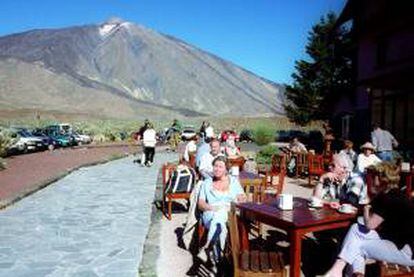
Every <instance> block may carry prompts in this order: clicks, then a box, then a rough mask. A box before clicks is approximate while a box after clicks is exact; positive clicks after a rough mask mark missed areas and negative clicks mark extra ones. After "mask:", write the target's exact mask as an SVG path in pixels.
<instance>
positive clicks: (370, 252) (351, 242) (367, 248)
mask: <svg viewBox="0 0 414 277" xmlns="http://www.w3.org/2000/svg"><path fill="white" fill-rule="evenodd" d="M339 258H341V259H342V260H344V261H345V262H347V263H348V264H350V265H351V266H352V271H353V272H354V273H355V272H358V273H365V260H366V259H374V260H377V261H385V262H389V263H396V264H400V265H406V266H414V260H413V258H412V249H411V248H410V246H409V245H408V244H407V245H405V246H404V247H403V248H402V249H398V248H397V246H396V245H395V244H394V243H393V242H391V241H389V240H384V239H381V238H380V236H379V235H378V233H377V232H376V231H375V230H368V229H367V228H366V227H365V226H361V225H359V224H353V225H352V226H351V228H350V229H349V231H348V234H347V235H346V237H345V240H344V242H343V244H342V249H341V252H340V254H339Z"/></svg>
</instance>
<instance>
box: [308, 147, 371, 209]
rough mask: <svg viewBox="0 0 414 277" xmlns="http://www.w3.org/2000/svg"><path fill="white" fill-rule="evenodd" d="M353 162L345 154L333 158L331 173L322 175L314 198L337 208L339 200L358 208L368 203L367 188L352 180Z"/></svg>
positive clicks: (314, 192)
mask: <svg viewBox="0 0 414 277" xmlns="http://www.w3.org/2000/svg"><path fill="white" fill-rule="evenodd" d="M352 165H353V164H352V161H351V160H350V159H349V158H348V156H347V155H345V154H336V155H334V156H333V157H332V164H331V165H330V167H329V172H328V173H325V174H324V175H322V176H321V177H320V179H319V182H318V184H317V185H316V187H315V189H314V191H313V196H314V197H316V198H318V199H321V200H323V201H327V202H328V201H329V202H331V203H332V205H333V208H337V207H336V206H337V205H339V203H338V202H332V200H339V201H341V202H345V203H350V204H352V205H354V206H357V205H358V204H360V203H366V202H367V193H366V186H365V185H364V184H363V183H362V184H361V183H360V182H354V179H353V178H352V174H351V170H352Z"/></svg>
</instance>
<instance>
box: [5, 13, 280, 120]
mask: <svg viewBox="0 0 414 277" xmlns="http://www.w3.org/2000/svg"><path fill="white" fill-rule="evenodd" d="M0 57H2V58H0V61H1V62H0V71H3V72H4V73H6V74H8V76H9V78H13V76H14V78H16V76H19V78H23V79H22V80H20V81H19V82H20V83H27V84H28V85H30V87H31V88H34V90H33V92H32V94H36V93H39V95H41V98H47V97H48V94H51V95H52V96H51V97H49V104H50V105H52V106H58V107H62V108H68V107H67V105H66V106H65V102H64V99H66V98H68V99H71V101H74V102H76V101H81V102H83V103H85V105H84V106H82V109H85V110H87V111H88V110H93V113H95V111H96V110H99V109H102V108H104V110H105V113H110V114H111V115H116V114H117V113H116V112H114V110H117V109H122V107H124V106H125V107H126V108H125V109H124V110H123V111H122V113H124V114H125V115H124V116H131V117H134V116H137V114H138V115H139V114H140V115H143V112H144V111H145V109H146V108H147V107H151V105H154V106H153V107H156V108H157V109H158V110H157V112H159V113H161V114H168V111H171V114H185V115H198V114H210V115H274V114H283V113H284V111H283V108H282V101H283V94H282V90H283V88H282V87H281V86H279V85H277V84H275V83H273V82H270V81H267V80H265V79H263V78H260V77H258V76H256V75H254V74H253V73H251V72H248V71H246V70H244V69H242V68H240V67H238V66H236V65H234V64H232V63H230V62H228V61H225V60H223V59H221V58H219V57H217V56H214V55H212V54H209V53H207V52H205V51H202V50H200V49H198V48H196V47H193V46H191V45H189V44H187V43H185V42H183V41H181V40H178V39H176V38H173V37H170V36H166V35H162V34H160V33H157V32H155V31H152V30H150V29H147V28H145V27H142V26H139V25H135V24H132V23H129V22H123V21H120V20H112V21H109V22H107V23H104V24H102V25H100V26H97V25H89V26H80V27H71V28H65V29H57V30H34V31H29V32H26V33H21V34H14V35H9V36H5V37H1V38H0ZM10 62H12V63H16V65H17V64H18V65H19V66H18V67H17V66H16V67H13V66H10ZM24 67H29V68H30V70H29V69H27V70H29V71H30V72H33V74H32V75H30V74H29V75H20V74H19V72H18V71H16V70H17V68H19V70H20V71H24V70H25V69H24ZM14 71H15V72H14ZM35 71H45V72H48V73H47V74H49V75H48V77H47V78H46V77H45V78H46V79H47V80H51V79H53V82H52V81H49V82H51V83H50V84H49V85H48V86H49V87H48V89H44V88H43V86H45V84H44V82H45V81H46V80H41V78H37V76H36V74H35V73H34V72H35ZM42 74H46V73H42ZM50 74H52V75H53V78H52V76H50ZM42 76H43V75H42ZM0 78H1V77H0ZM10 82H11V81H9V85H8V87H7V88H5V87H4V86H0V99H2V101H6V102H7V101H10V102H13V103H14V105H17V106H19V105H22V106H25V105H26V106H27V105H31V102H30V101H29V100H28V99H26V98H24V97H23V98H20V96H21V94H22V93H23V91H22V89H23V88H22V86H21V85H20V86H19V85H16V84H17V83H19V82H17V81H16V82H14V83H13V82H11V83H10ZM55 94H56V95H55ZM70 94H73V95H70ZM19 95H20V96H19ZM91 95H94V96H93V97H90V96H91ZM101 97H102V99H99V101H92V99H93V100H97V99H98V98H101ZM83 98H84V99H83ZM115 98H116V99H117V101H115V102H116V103H117V105H119V106H117V105H114V103H111V102H108V101H109V99H115ZM8 99H9V100H8ZM121 99H122V100H121ZM11 100H12V101H11ZM90 101H92V102H90ZM19 102H20V103H19ZM98 102H99V103H100V104H99V105H98V104H97V103H98ZM71 103H72V102H71ZM86 103H88V105H86ZM105 103H106V105H105ZM45 104H47V103H45ZM137 105H138V106H140V107H141V108H142V109H137V108H136V106H137ZM98 106H99V108H98ZM71 107H72V104H71V105H70V107H69V108H71ZM128 107H133V108H131V110H130V109H129V108H128ZM144 107H145V108H144ZM137 110H138V111H137ZM91 112H92V111H91Z"/></svg>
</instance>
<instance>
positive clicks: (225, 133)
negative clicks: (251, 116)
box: [220, 130, 240, 142]
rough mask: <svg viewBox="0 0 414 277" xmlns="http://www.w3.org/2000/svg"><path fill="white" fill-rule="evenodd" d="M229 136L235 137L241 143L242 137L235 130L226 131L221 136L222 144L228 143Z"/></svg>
mask: <svg viewBox="0 0 414 277" xmlns="http://www.w3.org/2000/svg"><path fill="white" fill-rule="evenodd" d="M229 136H233V137H234V140H235V141H239V139H240V137H239V135H238V134H237V133H236V131H234V130H224V131H222V132H221V134H220V140H221V142H225V141H227V139H228V137H229Z"/></svg>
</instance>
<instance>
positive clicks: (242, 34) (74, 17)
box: [0, 0, 345, 83]
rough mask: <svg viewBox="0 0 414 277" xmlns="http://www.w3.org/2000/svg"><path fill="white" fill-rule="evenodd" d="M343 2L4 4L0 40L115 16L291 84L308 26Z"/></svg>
mask: <svg viewBox="0 0 414 277" xmlns="http://www.w3.org/2000/svg"><path fill="white" fill-rule="evenodd" d="M344 3H345V0H301V1H299V0H111V1H110V0H70V1H60V0H33V1H27V0H5V1H2V3H1V5H0V36H3V35H6V34H10V33H18V32H22V31H26V30H30V29H35V28H36V29H40V28H60V27H66V26H72V25H84V24H90V23H102V22H104V21H105V20H106V19H108V18H110V17H112V16H116V17H120V18H123V19H125V20H128V21H131V22H134V23H139V24H142V25H144V26H146V27H149V28H152V29H155V30H157V31H160V32H162V33H165V34H169V35H173V36H175V37H178V38H180V39H183V40H185V41H187V42H188V43H191V44H193V45H195V46H197V47H199V48H202V49H204V50H206V51H209V52H211V53H214V54H216V55H218V56H220V57H222V58H224V59H227V60H230V61H232V62H234V63H235V64H237V65H240V66H242V67H244V68H246V69H247V70H250V71H252V72H254V73H256V74H258V75H260V76H262V77H265V78H267V79H269V80H272V81H275V82H278V83H290V82H291V77H290V75H291V74H292V72H293V70H294V61H295V60H297V59H300V58H304V57H305V53H304V47H305V44H306V39H307V34H308V31H309V30H310V28H311V26H312V25H313V24H314V23H316V22H317V21H318V20H319V18H320V17H321V16H322V15H324V14H326V13H327V12H328V11H334V12H337V13H339V12H340V11H341V9H342V7H343V6H344Z"/></svg>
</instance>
